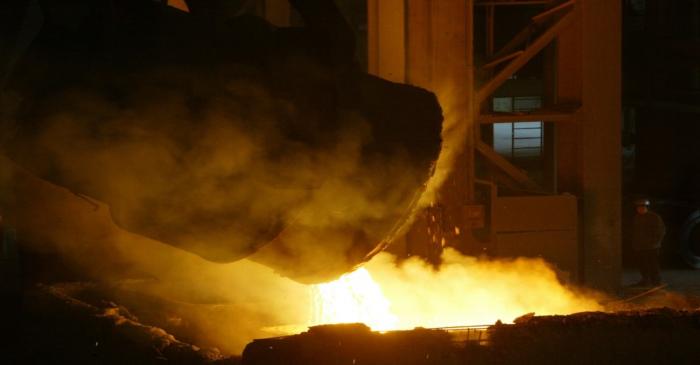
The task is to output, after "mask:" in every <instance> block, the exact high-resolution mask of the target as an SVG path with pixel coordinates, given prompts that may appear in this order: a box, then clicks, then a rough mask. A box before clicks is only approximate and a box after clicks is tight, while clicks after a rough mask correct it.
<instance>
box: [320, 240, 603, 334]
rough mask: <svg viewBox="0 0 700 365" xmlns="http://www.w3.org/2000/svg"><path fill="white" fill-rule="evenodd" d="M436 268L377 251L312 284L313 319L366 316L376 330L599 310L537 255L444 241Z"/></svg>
mask: <svg viewBox="0 0 700 365" xmlns="http://www.w3.org/2000/svg"><path fill="white" fill-rule="evenodd" d="M442 260H443V263H442V265H441V267H440V270H434V269H433V267H432V266H430V265H428V264H426V263H425V262H423V261H421V260H420V259H417V258H412V259H409V260H407V261H405V262H404V263H403V264H402V265H401V266H396V265H395V262H394V258H393V256H391V255H388V254H380V255H378V256H377V257H375V259H373V260H372V261H371V262H369V263H368V264H367V265H366V267H365V268H360V269H358V270H356V271H355V272H352V273H350V274H346V275H343V276H342V277H341V278H339V279H338V280H336V281H333V282H330V283H325V284H319V285H315V286H314V287H313V291H314V300H313V305H314V317H313V323H312V324H314V325H317V324H331V323H353V322H360V323H365V324H366V325H368V326H369V327H370V328H372V329H373V330H375V331H388V330H398V329H412V328H415V327H449V326H465V325H486V324H493V323H495V322H496V321H497V320H501V321H503V322H511V321H513V320H514V319H515V318H517V317H519V316H521V315H523V314H526V313H530V312H535V313H537V314H539V315H549V314H571V313H575V312H581V311H595V310H601V309H602V308H601V306H600V305H599V304H598V302H597V300H596V299H594V298H591V297H589V296H584V295H581V294H578V293H575V292H574V291H572V290H571V289H569V288H567V287H565V286H564V285H562V284H561V283H560V282H559V281H558V280H557V277H556V274H555V273H554V271H553V270H552V269H551V268H550V267H549V266H548V265H547V264H546V263H544V261H542V260H537V259H517V260H510V261H483V260H478V259H476V258H473V257H466V256H462V255H460V254H459V253H457V252H456V251H454V250H451V249H447V250H445V253H444V254H443V258H442Z"/></svg>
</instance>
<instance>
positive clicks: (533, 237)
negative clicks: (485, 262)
mask: <svg viewBox="0 0 700 365" xmlns="http://www.w3.org/2000/svg"><path fill="white" fill-rule="evenodd" d="M496 239H497V246H496V253H497V254H498V256H499V257H540V258H542V259H544V260H545V261H547V262H549V263H550V264H552V265H554V266H555V267H556V268H557V270H559V271H563V272H565V273H566V276H567V277H568V278H569V279H571V280H574V279H575V278H577V273H578V237H577V232H576V230H566V231H542V232H520V233H498V234H497V235H496Z"/></svg>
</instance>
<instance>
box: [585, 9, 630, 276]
mask: <svg viewBox="0 0 700 365" xmlns="http://www.w3.org/2000/svg"><path fill="white" fill-rule="evenodd" d="M582 5H583V6H582V10H583V17H582V22H583V29H586V31H585V32H584V33H583V37H582V41H583V56H584V63H583V69H582V71H583V74H582V79H583V82H582V86H583V88H582V89H583V105H584V119H585V122H584V123H583V124H582V127H583V144H584V146H586V147H585V149H584V151H583V161H584V166H583V167H584V170H583V171H584V173H583V191H584V202H583V214H584V224H585V226H584V229H585V232H584V242H585V251H584V260H585V266H584V276H585V280H586V282H587V283H588V284H590V285H592V286H594V287H598V288H602V289H607V290H613V289H616V288H617V286H618V285H619V282H620V277H621V270H622V269H621V232H620V231H621V228H620V225H621V223H620V221H621V208H620V204H621V151H622V148H621V118H622V108H621V101H622V100H621V99H622V97H621V95H622V92H621V86H620V83H621V82H620V75H621V71H620V69H621V54H620V53H621V43H622V40H621V34H622V31H621V29H622V24H621V19H622V14H621V10H622V9H621V2H619V1H608V0H585V1H584V2H583V4H582Z"/></svg>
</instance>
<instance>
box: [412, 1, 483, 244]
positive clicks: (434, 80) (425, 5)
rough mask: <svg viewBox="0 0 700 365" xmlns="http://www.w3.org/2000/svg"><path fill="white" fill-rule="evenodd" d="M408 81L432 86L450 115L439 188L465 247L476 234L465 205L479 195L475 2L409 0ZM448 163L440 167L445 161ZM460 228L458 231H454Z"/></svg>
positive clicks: (449, 226) (448, 224)
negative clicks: (476, 179) (476, 182)
mask: <svg viewBox="0 0 700 365" xmlns="http://www.w3.org/2000/svg"><path fill="white" fill-rule="evenodd" d="M407 4H408V28H407V36H408V42H407V47H408V52H407V54H408V59H407V62H406V64H407V79H408V82H409V83H411V84H414V85H417V86H420V87H424V88H426V89H429V90H432V91H433V92H435V94H436V95H437V97H438V100H439V101H440V105H441V106H442V109H443V116H444V118H445V120H444V122H443V123H444V125H443V154H445V153H447V158H446V159H443V157H445V156H441V161H439V162H438V166H437V168H438V173H441V171H440V170H441V169H444V170H443V171H442V172H446V171H449V173H448V174H447V175H446V180H445V183H444V185H443V186H442V188H441V190H440V192H439V198H438V204H439V205H440V206H441V207H442V209H443V213H442V217H443V220H444V222H445V223H444V226H445V228H444V229H445V232H444V233H445V236H446V238H447V239H448V241H451V244H453V245H456V246H461V247H465V245H467V244H468V242H467V240H469V238H468V237H470V236H471V235H470V234H468V233H469V232H470V229H469V227H468V226H467V224H466V216H465V205H466V204H467V203H468V202H471V201H473V199H474V143H475V133H476V132H475V129H476V128H475V122H474V121H475V119H476V118H475V107H474V50H473V17H474V8H473V0H441V1H429V0H408V2H407ZM442 163H444V165H442V166H441V164H442ZM456 231H458V232H461V234H460V235H453V234H452V232H456Z"/></svg>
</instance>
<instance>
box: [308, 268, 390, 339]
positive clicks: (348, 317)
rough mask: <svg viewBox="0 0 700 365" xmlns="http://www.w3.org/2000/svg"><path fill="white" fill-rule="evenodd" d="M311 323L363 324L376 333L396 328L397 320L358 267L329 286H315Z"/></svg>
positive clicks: (376, 286) (370, 278)
mask: <svg viewBox="0 0 700 365" xmlns="http://www.w3.org/2000/svg"><path fill="white" fill-rule="evenodd" d="M313 291H314V306H315V308H314V318H313V322H314V324H330V323H364V324H366V325H367V326H369V327H370V328H372V329H373V330H375V331H386V330H391V329H395V328H396V327H397V325H398V319H397V318H396V316H395V315H393V314H392V313H391V310H390V308H389V307H390V303H389V300H387V299H386V297H385V296H384V294H383V293H382V289H381V288H380V287H379V285H378V284H377V283H376V282H375V281H374V280H373V279H372V276H370V274H369V272H368V271H367V270H366V269H364V268H360V269H358V270H356V271H354V272H351V273H349V274H345V275H343V276H341V277H340V278H339V279H338V280H336V281H332V282H330V283H325V284H319V285H314V288H313Z"/></svg>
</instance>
